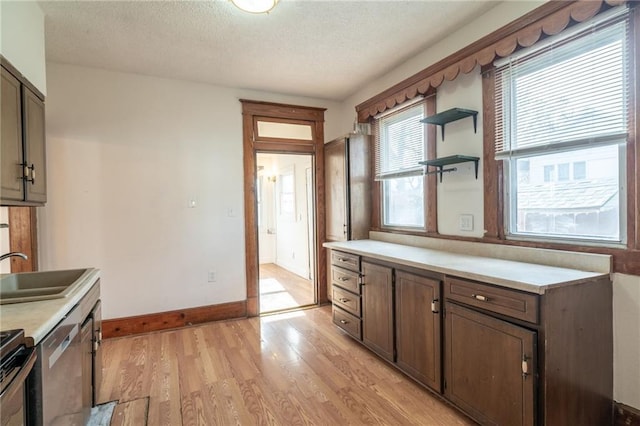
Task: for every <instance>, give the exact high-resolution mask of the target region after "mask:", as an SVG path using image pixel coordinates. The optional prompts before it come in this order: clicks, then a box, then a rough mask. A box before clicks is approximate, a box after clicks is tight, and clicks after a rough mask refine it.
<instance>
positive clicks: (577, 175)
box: [573, 161, 587, 180]
mask: <svg viewBox="0 0 640 426" xmlns="http://www.w3.org/2000/svg"><path fill="white" fill-rule="evenodd" d="M586 178H587V162H586V161H578V162H576V163H573V180H580V179H586Z"/></svg>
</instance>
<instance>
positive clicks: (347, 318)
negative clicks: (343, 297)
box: [333, 306, 362, 340]
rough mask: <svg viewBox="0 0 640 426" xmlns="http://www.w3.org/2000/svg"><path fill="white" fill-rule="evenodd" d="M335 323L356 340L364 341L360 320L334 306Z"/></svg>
mask: <svg viewBox="0 0 640 426" xmlns="http://www.w3.org/2000/svg"><path fill="white" fill-rule="evenodd" d="M333 323H334V324H335V325H337V326H338V327H340V328H341V329H343V330H344V331H346V332H347V333H349V334H350V335H352V336H353V337H355V338H356V339H358V340H362V322H361V320H360V318H356V317H355V316H353V315H351V314H350V313H348V312H345V311H343V310H342V309H340V308H338V307H336V306H334V307H333Z"/></svg>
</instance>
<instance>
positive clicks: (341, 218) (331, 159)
mask: <svg viewBox="0 0 640 426" xmlns="http://www.w3.org/2000/svg"><path fill="white" fill-rule="evenodd" d="M324 176H325V191H326V206H325V215H326V235H327V240H329V241H346V240H347V237H348V235H347V226H348V223H347V183H346V139H344V138H343V139H339V140H336V141H334V142H331V143H328V144H327V145H325V148H324Z"/></svg>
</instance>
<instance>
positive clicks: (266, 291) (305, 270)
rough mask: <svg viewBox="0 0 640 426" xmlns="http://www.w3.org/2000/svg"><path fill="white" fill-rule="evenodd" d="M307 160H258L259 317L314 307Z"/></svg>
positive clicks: (261, 156)
mask: <svg viewBox="0 0 640 426" xmlns="http://www.w3.org/2000/svg"><path fill="white" fill-rule="evenodd" d="M312 164H313V156H312V155H310V154H281V153H269V152H261V153H257V154H256V165H257V170H258V173H257V182H256V204H257V216H258V217H257V222H258V260H259V268H258V286H259V294H260V314H264V313H271V312H277V311H283V310H289V309H295V308H300V307H303V306H309V305H313V304H315V303H316V297H315V295H316V291H315V279H314V275H315V274H314V270H313V263H314V262H313V259H314V258H315V252H314V245H313V241H314V237H315V236H314V233H313V228H314V226H313V224H314V194H313V186H312V185H310V184H309V180H310V179H311V180H312V179H313V176H312V174H311V170H312Z"/></svg>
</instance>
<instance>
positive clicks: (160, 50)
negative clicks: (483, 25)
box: [39, 0, 497, 101]
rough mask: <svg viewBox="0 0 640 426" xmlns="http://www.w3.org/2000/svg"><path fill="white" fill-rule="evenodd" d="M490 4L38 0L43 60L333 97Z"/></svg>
mask: <svg viewBox="0 0 640 426" xmlns="http://www.w3.org/2000/svg"><path fill="white" fill-rule="evenodd" d="M496 3H497V2H487V1H480V0H477V1H398V0H387V1H339V0H333V1H313V0H297V1H296V0H281V2H280V3H279V4H278V5H277V6H276V8H275V9H274V10H273V11H271V12H270V13H269V14H268V15H264V14H263V15H253V14H248V13H244V12H241V11H240V10H238V9H237V8H236V7H235V6H234V5H233V4H232V3H231V2H230V1H228V0H213V1H124V2H121V1H78V2H77V1H39V4H40V5H41V7H42V10H43V11H44V13H45V15H46V18H45V40H46V57H47V61H53V62H61V63H68V64H75V65H83V66H89V67H97V68H104V69H110V70H117V71H124V72H132V73H138V74H144V75H153V76H159V77H168V78H177V79H183V80H189V81H196V82H204V83H211V84H215V85H220V86H228V87H239V88H244V89H254V90H262V91H268V92H275V93H282V94H290V95H299V96H309V97H315V98H322V99H330V100H336V101H341V100H344V99H345V98H346V97H348V96H349V95H351V94H353V93H354V92H355V91H357V90H358V89H359V88H361V87H362V86H363V85H365V84H366V83H368V82H370V81H372V80H374V79H375V78H376V77H378V76H381V75H383V74H385V73H387V72H388V71H389V70H391V69H393V68H394V67H395V66H397V65H399V64H401V63H403V62H404V61H406V60H407V59H409V58H410V57H411V56H412V55H414V54H416V53H417V52H420V51H422V50H424V49H425V48H427V47H428V46H429V45H431V44H433V43H435V42H436V41H438V40H440V39H442V38H443V37H445V36H446V35H447V34H448V33H449V32H451V31H452V30H453V29H455V28H456V27H459V26H460V25H464V24H465V23H466V22H469V21H470V20H472V19H473V18H474V17H477V16H478V15H480V14H481V13H483V12H485V11H487V10H489V9H490V8H491V7H493V6H495V4H496ZM471 41H472V40H470V42H471ZM428 65H430V64H425V67H426V66H428Z"/></svg>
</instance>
